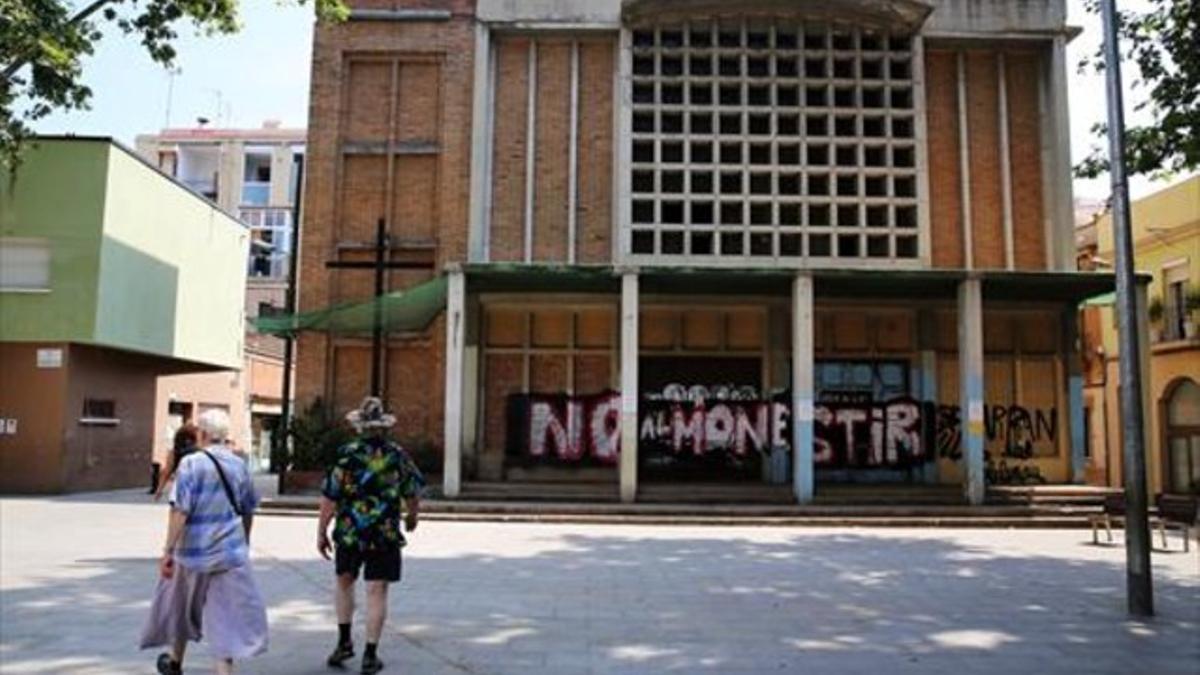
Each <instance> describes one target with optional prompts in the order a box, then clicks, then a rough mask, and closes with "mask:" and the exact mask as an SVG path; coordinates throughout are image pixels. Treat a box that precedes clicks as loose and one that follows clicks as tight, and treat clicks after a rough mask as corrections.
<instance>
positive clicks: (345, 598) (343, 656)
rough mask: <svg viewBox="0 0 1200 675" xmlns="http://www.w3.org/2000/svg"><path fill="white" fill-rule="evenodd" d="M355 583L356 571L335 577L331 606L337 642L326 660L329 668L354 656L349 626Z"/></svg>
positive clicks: (351, 620)
mask: <svg viewBox="0 0 1200 675" xmlns="http://www.w3.org/2000/svg"><path fill="white" fill-rule="evenodd" d="M357 581H358V574H357V570H355V572H354V573H347V574H338V575H337V583H336V584H335V586H334V592H333V606H334V609H335V610H336V611H337V621H338V642H337V646H336V647H334V648H333V653H332V654H330V655H329V658H328V659H326V663H328V664H329V665H331V666H340V665H342V663H343V662H344V661H346V660H347V659H349V658H352V657H353V656H354V639H353V637H351V633H350V626H351V623H352V622H353V621H354V584H355V582H357Z"/></svg>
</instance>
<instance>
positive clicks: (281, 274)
mask: <svg viewBox="0 0 1200 675" xmlns="http://www.w3.org/2000/svg"><path fill="white" fill-rule="evenodd" d="M238 211H239V212H238V215H239V217H240V218H241V220H242V222H243V223H245V224H246V225H247V226H248V227H249V228H250V237H251V245H250V258H249V260H248V261H247V263H246V274H247V275H248V276H251V277H259V278H268V279H284V278H286V277H287V275H288V261H289V259H290V254H291V250H292V209H291V208H288V207H275V206H272V207H257V206H243V207H241V208H240V209H239V210H238Z"/></svg>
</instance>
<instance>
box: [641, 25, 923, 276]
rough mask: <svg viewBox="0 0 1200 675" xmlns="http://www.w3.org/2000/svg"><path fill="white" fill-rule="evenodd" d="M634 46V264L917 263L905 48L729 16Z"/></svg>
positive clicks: (904, 43)
mask: <svg viewBox="0 0 1200 675" xmlns="http://www.w3.org/2000/svg"><path fill="white" fill-rule="evenodd" d="M631 38H632V40H631V49H632V54H631V55H630V57H631V64H630V66H631V77H632V81H631V92H630V93H631V98H632V120H631V121H630V122H631V127H630V128H631V132H632V138H631V142H632V148H631V154H630V159H631V162H630V167H631V168H630V171H631V172H632V175H631V176H630V183H629V184H630V188H631V196H630V198H631V201H632V203H631V205H630V206H631V209H630V221H631V222H630V232H629V237H628V239H627V242H628V243H627V246H628V250H627V251H626V253H627V254H632V255H634V256H639V255H653V256H687V257H690V258H697V257H699V258H702V259H703V258H709V259H713V260H717V259H729V258H738V259H746V258H750V259H755V258H763V259H775V260H779V261H781V262H783V261H786V260H789V259H791V260H798V259H804V258H809V259H817V260H820V259H828V260H854V259H858V260H862V259H872V258H875V259H916V258H918V257H919V255H920V252H919V245H918V217H917V215H918V214H917V147H916V142H917V139H916V120H915V114H914V85H913V70H914V66H913V49H912V40H911V39H910V38H909V37H907V36H896V35H886V34H881V33H873V32H868V31H865V30H860V29H857V28H847V27H839V26H830V25H826V24H801V23H791V22H782V21H777V22H766V21H763V22H758V21H754V20H731V21H721V22H719V23H690V24H684V25H676V26H658V27H652V28H642V29H635V30H633V31H632V35H631Z"/></svg>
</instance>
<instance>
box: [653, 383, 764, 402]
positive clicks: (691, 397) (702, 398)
mask: <svg viewBox="0 0 1200 675" xmlns="http://www.w3.org/2000/svg"><path fill="white" fill-rule="evenodd" d="M642 398H644V399H645V400H647V401H670V402H673V403H683V402H685V401H688V402H691V403H705V402H707V401H755V400H758V398H759V396H758V389H757V388H755V387H752V386H749V385H741V386H739V385H736V384H732V383H729V384H714V385H703V384H693V385H691V386H690V387H689V386H686V385H682V384H679V383H677V382H673V383H671V384H668V385H667V386H665V387H663V388H662V391H652V392H648V393H646V394H645V395H643V397H642Z"/></svg>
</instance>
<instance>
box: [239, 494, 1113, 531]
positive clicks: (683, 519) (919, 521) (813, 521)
mask: <svg viewBox="0 0 1200 675" xmlns="http://www.w3.org/2000/svg"><path fill="white" fill-rule="evenodd" d="M316 507H317V501H316V498H315V497H308V498H305V497H283V498H275V499H266V500H263V504H262V506H261V507H260V512H261V513H262V514H264V515H281V516H312V515H313V514H314V513H315V512H316ZM1095 512H1097V511H1096V509H1091V508H1085V507H1071V506H1068V507H1030V506H987V505H985V506H976V507H972V506H962V505H955V506H950V505H896V504H892V505H886V506H885V505H862V504H859V505H822V504H813V505H807V506H798V505H782V504H780V505H774V504H708V505H697V504H677V503H676V504H665V503H646V502H638V503H634V504H622V503H618V502H605V503H597V502H592V503H581V502H549V501H528V500H527V501H516V500H510V501H490V500H483V501H479V500H472V499H466V498H463V499H455V500H444V499H429V500H425V501H424V502H422V517H424V518H428V519H430V520H462V521H497V522H547V523H633V524H655V525H657V524H664V525H665V524H674V525H794V526H823V527H1027V528H1039V527H1054V528H1059V527H1087V526H1088V519H1087V517H1088V514H1090V513H1095Z"/></svg>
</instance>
